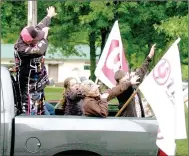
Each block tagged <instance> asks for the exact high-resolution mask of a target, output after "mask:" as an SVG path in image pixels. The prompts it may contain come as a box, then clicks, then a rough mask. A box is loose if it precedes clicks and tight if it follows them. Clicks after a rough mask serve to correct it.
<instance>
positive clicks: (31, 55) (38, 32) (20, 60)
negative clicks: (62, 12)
mask: <svg viewBox="0 0 189 156" xmlns="http://www.w3.org/2000/svg"><path fill="white" fill-rule="evenodd" d="M56 14H57V13H55V8H54V7H52V6H51V7H49V8H47V16H46V17H45V18H44V19H43V20H42V21H41V22H40V23H39V24H38V25H37V26H35V27H34V26H27V27H25V28H23V29H22V31H21V33H20V36H19V38H18V40H17V42H16V44H15V45H14V49H15V54H14V55H15V64H16V73H17V74H16V79H17V83H18V86H19V90H20V98H21V107H22V112H23V113H25V114H27V115H31V111H32V110H36V114H44V110H43V104H44V90H43V89H44V88H45V86H46V85H47V84H48V83H49V80H48V77H47V71H46V69H45V66H44V57H45V53H46V50H47V46H48V41H47V36H48V30H49V25H50V22H51V18H52V17H53V16H55V15H56ZM35 106H37V109H36V107H35Z"/></svg>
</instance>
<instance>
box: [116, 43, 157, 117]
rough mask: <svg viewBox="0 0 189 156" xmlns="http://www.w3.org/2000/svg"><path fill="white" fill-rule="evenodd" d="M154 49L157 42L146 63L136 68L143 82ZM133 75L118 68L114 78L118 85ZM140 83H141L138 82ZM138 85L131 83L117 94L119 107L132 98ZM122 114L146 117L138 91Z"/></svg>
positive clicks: (136, 73) (140, 80)
mask: <svg viewBox="0 0 189 156" xmlns="http://www.w3.org/2000/svg"><path fill="white" fill-rule="evenodd" d="M154 50H155V44H154V45H153V46H152V48H151V50H150V53H149V54H148V56H147V58H146V59H145V61H144V63H143V64H142V66H141V67H140V68H138V69H137V70H136V72H135V73H134V75H138V76H139V77H140V78H139V82H140V83H141V82H142V81H143V78H144V76H145V74H146V72H147V70H148V67H149V64H150V62H151V59H152V57H153V56H154ZM132 76H133V75H132V74H129V73H126V72H125V71H123V70H118V71H117V72H116V73H115V75H114V78H115V80H116V82H117V85H119V84H120V83H123V82H127V81H129V80H130V79H131V77H132ZM138 85H139V84H138ZM136 88H137V85H131V86H130V87H129V88H128V89H127V90H125V91H124V92H123V93H122V94H120V95H118V96H117V99H118V101H119V105H118V108H119V109H121V108H122V106H123V105H124V104H125V103H126V102H127V100H128V99H129V98H130V96H131V95H132V94H133V92H134V91H135V90H136ZM121 116H124V117H145V114H144V108H143V105H142V100H141V97H140V94H139V93H137V94H136V95H135V97H134V98H133V99H132V100H131V102H130V103H129V104H128V105H127V107H126V108H125V109H124V110H123V112H122V114H121Z"/></svg>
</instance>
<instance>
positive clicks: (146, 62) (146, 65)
mask: <svg viewBox="0 0 189 156" xmlns="http://www.w3.org/2000/svg"><path fill="white" fill-rule="evenodd" d="M154 51H155V44H154V45H153V46H152V47H151V50H150V53H149V54H148V56H147V57H146V59H145V60H144V62H143V64H142V66H141V67H140V68H138V69H137V70H136V75H138V76H139V77H140V79H139V82H140V83H141V82H142V81H143V79H144V76H145V74H146V73H147V71H148V68H149V64H150V62H151V61H152V60H151V59H152V57H153V56H154Z"/></svg>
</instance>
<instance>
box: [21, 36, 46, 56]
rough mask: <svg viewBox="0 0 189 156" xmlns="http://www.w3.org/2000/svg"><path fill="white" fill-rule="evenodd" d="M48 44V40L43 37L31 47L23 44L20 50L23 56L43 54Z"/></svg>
mask: <svg viewBox="0 0 189 156" xmlns="http://www.w3.org/2000/svg"><path fill="white" fill-rule="evenodd" d="M47 46H48V41H47V40H46V39H42V40H41V41H39V42H38V43H37V44H36V45H35V46H34V47H30V46H28V45H27V44H23V45H22V46H20V47H19V49H18V52H19V54H20V55H21V56H33V55H39V56H42V55H44V54H45V52H46V50H47Z"/></svg>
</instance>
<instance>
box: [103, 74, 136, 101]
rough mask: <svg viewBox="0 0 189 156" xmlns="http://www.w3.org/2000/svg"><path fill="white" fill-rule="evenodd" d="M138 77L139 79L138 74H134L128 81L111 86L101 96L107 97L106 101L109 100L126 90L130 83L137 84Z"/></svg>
mask: <svg viewBox="0 0 189 156" xmlns="http://www.w3.org/2000/svg"><path fill="white" fill-rule="evenodd" d="M138 79H139V76H138V75H134V76H133V77H131V79H130V81H126V82H121V83H120V84H118V85H117V86H116V87H113V88H112V89H109V90H108V92H107V93H105V94H106V95H105V94H104V95H102V96H101V97H103V98H107V101H110V100H112V99H113V98H115V97H117V96H118V95H120V94H121V93H123V92H124V91H125V90H127V89H128V88H129V87H130V86H131V85H135V84H138V83H139V82H138Z"/></svg>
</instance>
